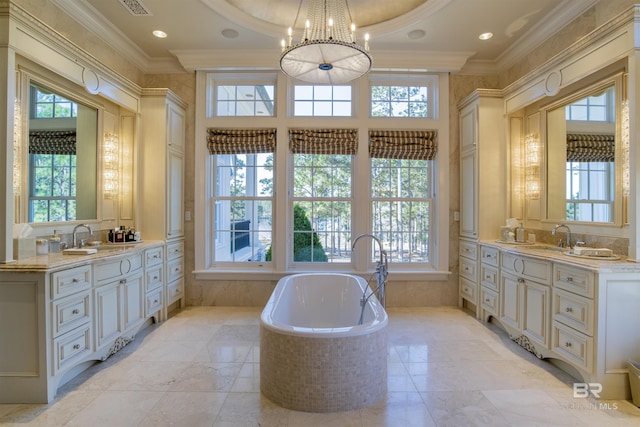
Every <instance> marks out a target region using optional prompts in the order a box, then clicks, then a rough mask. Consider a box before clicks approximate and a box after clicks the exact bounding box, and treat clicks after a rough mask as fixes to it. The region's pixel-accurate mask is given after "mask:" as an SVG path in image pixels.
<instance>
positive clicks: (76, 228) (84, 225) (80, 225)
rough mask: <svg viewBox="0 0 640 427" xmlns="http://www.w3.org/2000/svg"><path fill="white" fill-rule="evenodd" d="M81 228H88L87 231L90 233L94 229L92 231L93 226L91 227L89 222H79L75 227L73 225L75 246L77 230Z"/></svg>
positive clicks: (75, 245)
mask: <svg viewBox="0 0 640 427" xmlns="http://www.w3.org/2000/svg"><path fill="white" fill-rule="evenodd" d="M79 228H86V229H87V231H88V232H89V235H91V234H93V231H91V227H89V225H88V224H78V225H76V226H75V227H73V247H74V248H77V247H78V246H77V240H78V238H77V232H78V229H79Z"/></svg>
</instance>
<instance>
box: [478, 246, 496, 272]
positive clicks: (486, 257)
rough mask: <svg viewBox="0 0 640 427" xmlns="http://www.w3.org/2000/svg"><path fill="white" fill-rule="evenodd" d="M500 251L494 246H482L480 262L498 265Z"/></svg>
mask: <svg viewBox="0 0 640 427" xmlns="http://www.w3.org/2000/svg"><path fill="white" fill-rule="evenodd" d="M499 253H500V251H498V249H496V248H492V247H489V246H481V247H480V262H482V263H485V264H488V265H492V266H494V267H497V266H498V254H499Z"/></svg>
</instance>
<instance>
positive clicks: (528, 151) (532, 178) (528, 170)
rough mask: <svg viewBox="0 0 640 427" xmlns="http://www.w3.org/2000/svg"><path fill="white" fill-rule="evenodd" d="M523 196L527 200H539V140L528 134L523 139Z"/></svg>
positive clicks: (533, 134) (535, 135)
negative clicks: (524, 195)
mask: <svg viewBox="0 0 640 427" xmlns="http://www.w3.org/2000/svg"><path fill="white" fill-rule="evenodd" d="M524 149H525V194H526V196H527V198H528V199H531V200H538V199H539V198H540V138H539V137H538V135H537V134H535V133H530V134H528V135H527V136H525V138H524Z"/></svg>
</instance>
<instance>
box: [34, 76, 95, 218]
mask: <svg viewBox="0 0 640 427" xmlns="http://www.w3.org/2000/svg"><path fill="white" fill-rule="evenodd" d="M28 117H29V119H28V162H27V169H28V170H27V174H26V178H27V191H26V196H27V200H26V202H27V203H26V205H27V209H26V211H27V222H29V223H43V222H64V221H76V220H92V219H97V168H96V159H97V146H98V139H97V135H98V110H97V109H96V108H95V107H92V106H89V105H85V104H83V103H82V102H78V101H75V100H73V99H72V98H71V97H69V96H67V95H64V94H62V93H60V92H59V91H57V90H54V89H50V88H48V87H46V86H45V85H42V84H40V83H38V82H35V81H32V82H31V83H30V85H29V107H28Z"/></svg>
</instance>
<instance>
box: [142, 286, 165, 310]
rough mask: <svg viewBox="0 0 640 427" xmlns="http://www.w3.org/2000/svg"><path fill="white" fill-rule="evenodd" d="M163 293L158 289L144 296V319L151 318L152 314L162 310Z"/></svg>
mask: <svg viewBox="0 0 640 427" xmlns="http://www.w3.org/2000/svg"><path fill="white" fill-rule="evenodd" d="M163 297H164V291H163V289H162V288H158V289H156V290H154V291H151V292H149V293H147V294H146V296H145V304H144V306H145V317H149V316H151V315H152V314H153V313H155V312H157V311H158V310H160V309H162V306H163Z"/></svg>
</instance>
